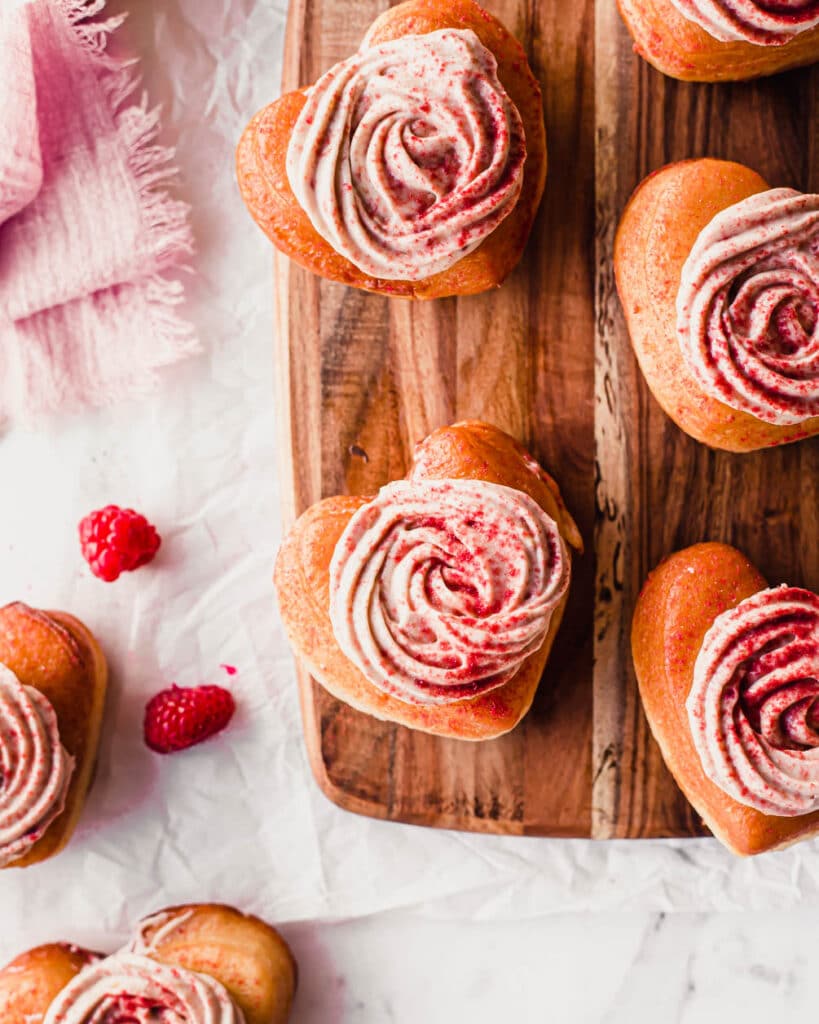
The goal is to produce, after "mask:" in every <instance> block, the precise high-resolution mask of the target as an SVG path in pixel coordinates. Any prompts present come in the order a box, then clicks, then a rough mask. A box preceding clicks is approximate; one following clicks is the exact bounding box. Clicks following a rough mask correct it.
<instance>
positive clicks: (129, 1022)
mask: <svg viewBox="0 0 819 1024" xmlns="http://www.w3.org/2000/svg"><path fill="white" fill-rule="evenodd" d="M43 1024H244V1017H243V1015H242V1012H241V1010H240V1009H239V1008H238V1007H237V1006H236V1004H235V1003H234V1002H233V1000H232V999H231V998H230V996H229V995H228V992H227V990H226V989H225V987H224V986H223V985H222V984H220V982H218V981H216V979H215V978H211V977H210V976H209V975H207V974H198V973H197V972H195V971H189V970H186V969H185V968H183V967H170V966H168V965H166V964H161V963H159V962H158V961H157V960H153V959H151V958H150V957H148V956H143V955H142V954H140V953H132V952H128V951H127V950H125V951H122V952H120V953H115V954H114V955H113V956H109V957H106V958H105V959H103V960H98V961H97V962H96V963H93V964H89V966H87V967H84V968H83V970H82V971H80V973H79V974H77V975H76V976H75V977H74V978H73V979H72V980H71V981H70V982H69V983H68V985H66V987H65V988H64V989H63V990H62V991H61V992H60V994H59V995H58V996H57V998H56V999H55V1000H54V1002H53V1003H52V1004H51V1006H50V1007H49V1009H48V1013H47V1014H46V1016H45V1019H44V1021H43Z"/></svg>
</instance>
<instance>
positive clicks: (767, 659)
mask: <svg viewBox="0 0 819 1024" xmlns="http://www.w3.org/2000/svg"><path fill="white" fill-rule="evenodd" d="M686 707H687V710H688V719H689V723H690V726H691V735H692V737H693V740H694V746H695V747H696V749H697V752H698V754H699V756H700V760H701V761H702V766H703V769H704V771H705V774H706V775H707V776H708V777H709V778H710V779H711V781H712V782H714V783H716V785H718V786H719V787H720V788H721V789H723V790H724V791H725V792H726V793H728V795H729V796H731V797H733V798H734V799H735V800H738V801H739V802H740V803H743V804H747V805H748V806H749V807H754V808H756V809H757V810H759V811H762V812H764V813H765V814H773V815H779V816H782V817H792V816H795V815H799V814H807V813H808V812H810V811H814V810H817V809H818V808H819V597H818V596H817V595H816V594H813V593H811V592H810V591H808V590H801V589H798V588H796V587H787V586H781V587H775V588H773V589H770V590H763V591H760V592H759V593H758V594H754V595H753V596H752V597H749V598H747V599H746V600H745V601H742V602H740V604H738V605H737V606H736V607H735V608H732V609H730V610H729V611H727V612H723V614H722V615H720V616H718V618H717V619H716V620H715V622H714V623H713V625H712V626H711V628H710V629H709V630H708V632H707V633H706V635H705V639H704V640H703V643H702V647H701V649H700V652H699V655H698V657H697V660H696V663H695V666H694V681H693V684H692V686H691V692H690V694H689V696H688V701H687V704H686Z"/></svg>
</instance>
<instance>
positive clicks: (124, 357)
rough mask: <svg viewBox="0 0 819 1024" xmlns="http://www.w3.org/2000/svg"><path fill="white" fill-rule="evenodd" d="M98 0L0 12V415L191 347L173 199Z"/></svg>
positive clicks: (112, 395) (111, 394)
mask: <svg viewBox="0 0 819 1024" xmlns="http://www.w3.org/2000/svg"><path fill="white" fill-rule="evenodd" d="M103 5H104V0H33V2H32V3H30V4H28V5H27V6H23V7H22V8H20V9H18V10H16V11H15V10H11V11H10V12H3V11H2V10H0V103H2V104H3V107H2V108H0V109H4V110H5V111H9V112H10V114H11V117H10V118H8V119H4V121H5V123H4V124H3V127H2V129H0V146H1V147H2V149H1V150H0V221H2V222H3V223H1V224H0V419H18V418H19V419H29V420H30V419H32V418H37V417H38V416H39V415H40V414H42V413H44V412H49V411H52V410H55V409H58V408H64V407H81V406H83V405H87V404H94V405H98V404H104V403H107V402H110V401H114V400H116V399H118V398H120V397H123V396H126V395H129V394H133V393H139V392H143V391H145V390H146V389H147V388H148V387H150V385H151V384H152V383H153V380H154V371H155V370H156V369H157V368H158V367H160V366H163V365H166V364H168V363H172V362H174V361H176V360H177V359H180V358H181V357H183V356H184V355H186V354H188V353H190V352H192V351H194V350H195V348H196V343H195V340H194V338H193V335H192V332H191V329H190V328H189V327H188V326H187V325H186V324H184V323H183V322H181V321H180V320H179V319H178V317H177V315H176V310H175V306H176V305H177V303H178V302H179V301H181V298H182V286H181V283H180V282H179V280H178V279H177V278H176V277H175V276H174V274H173V272H174V271H176V270H177V269H178V268H180V266H181V265H183V264H184V262H185V261H186V259H187V257H188V256H189V254H190V253H191V251H192V240H191V234H190V229H189V226H188V220H187V212H188V211H187V207H186V205H185V204H184V203H181V202H179V201H177V200H174V199H171V198H169V197H168V195H167V194H166V193H165V192H164V191H162V187H163V185H164V184H165V183H166V181H167V180H168V179H169V178H170V177H171V176H172V174H173V168H172V167H171V165H170V164H171V159H172V153H171V152H169V151H168V150H165V149H162V148H160V147H158V146H156V145H155V144H154V138H155V135H156V131H157V115H156V113H153V112H149V111H148V109H147V107H146V103H145V99H144V98H143V99H142V100H141V101H139V102H137V103H134V101H133V99H129V97H132V95H133V92H134V89H135V86H136V80H135V73H134V71H133V68H132V67H130V66H123V65H122V63H120V62H117V61H115V60H114V59H112V58H111V57H109V56H108V55H107V54H106V52H105V46H106V41H107V38H108V35H109V33H110V32H111V31H112V30H113V29H114V28H116V26H117V25H118V24H119V21H120V20H121V19H108V20H107V21H103V22H101V21H99V20H95V19H96V18H97V16H98V15H99V14H100V13H101V11H102V8H103ZM0 6H1V5H0ZM32 83H33V92H34V96H33V97H32V89H31V85H32ZM35 99H36V106H35V102H34V100H35ZM9 154H10V155H9ZM169 275H170V276H169Z"/></svg>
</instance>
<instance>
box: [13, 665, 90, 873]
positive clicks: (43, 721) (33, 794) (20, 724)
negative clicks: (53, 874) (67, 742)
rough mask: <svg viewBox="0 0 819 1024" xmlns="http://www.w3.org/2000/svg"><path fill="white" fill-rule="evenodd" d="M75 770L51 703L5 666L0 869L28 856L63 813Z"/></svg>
mask: <svg viewBox="0 0 819 1024" xmlns="http://www.w3.org/2000/svg"><path fill="white" fill-rule="evenodd" d="M73 769H74V762H73V759H72V758H71V757H70V755H69V754H68V753H67V752H66V750H65V748H64V747H63V745H62V744H61V743H60V732H59V727H58V724H57V716H56V714H55V713H54V708H53V707H52V706H51V704H50V703H49V701H48V699H47V698H46V697H45V696H44V695H43V694H42V693H40V691H39V690H37V689H35V688H34V687H33V686H23V684H22V683H21V682H20V681H19V679H18V678H17V676H16V675H15V674H14V673H13V672H12V671H11V670H10V669H8V668H7V667H6V666H5V665H3V664H0V866H5V865H7V864H11V863H13V862H14V861H15V860H18V859H19V858H20V857H22V856H24V855H25V854H26V853H27V852H28V851H29V850H30V849H31V847H32V846H34V844H35V843H36V842H37V841H38V840H39V839H40V838H41V837H42V835H43V833H44V832H45V831H46V829H47V828H48V826H49V825H50V824H51V823H52V822H53V821H54V819H55V818H56V817H57V816H58V815H59V814H61V813H62V810H63V808H64V806H65V798H66V793H67V792H68V785H69V782H70V781H71V773H72V771H73Z"/></svg>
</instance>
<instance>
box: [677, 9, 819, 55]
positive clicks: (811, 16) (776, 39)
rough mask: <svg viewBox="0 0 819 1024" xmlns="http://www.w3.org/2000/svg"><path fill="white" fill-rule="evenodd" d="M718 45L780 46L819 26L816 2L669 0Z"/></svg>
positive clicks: (818, 11) (818, 12)
mask: <svg viewBox="0 0 819 1024" xmlns="http://www.w3.org/2000/svg"><path fill="white" fill-rule="evenodd" d="M672 3H673V4H674V6H675V7H676V8H677V10H678V11H679V12H680V13H681V14H683V15H685V17H686V18H688V20H689V21H693V22H695V23H696V24H697V25H699V26H700V27H701V28H704V29H705V31H706V32H708V33H709V35H712V36H713V37H714V38H715V39H719V40H720V41H721V42H724V43H730V42H743V41H744V42H746V43H756V44H757V45H759V46H781V45H782V44H783V43H787V42H789V41H790V40H791V39H793V37H794V36H795V35H798V34H799V33H800V32H807V31H808V29H811V28H814V27H815V26H816V25H819V0H764V2H761V0H672Z"/></svg>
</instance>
